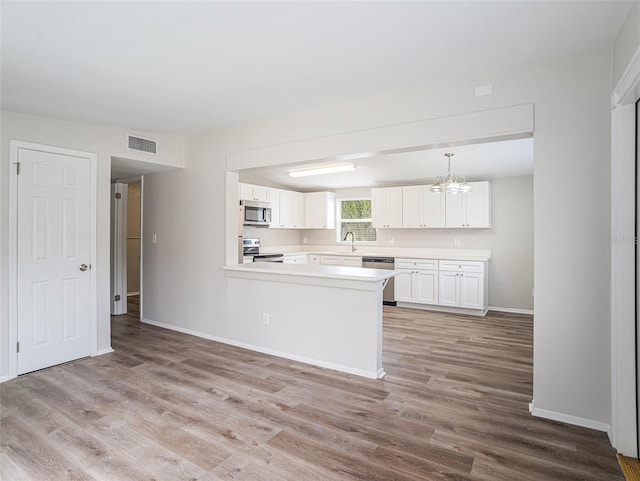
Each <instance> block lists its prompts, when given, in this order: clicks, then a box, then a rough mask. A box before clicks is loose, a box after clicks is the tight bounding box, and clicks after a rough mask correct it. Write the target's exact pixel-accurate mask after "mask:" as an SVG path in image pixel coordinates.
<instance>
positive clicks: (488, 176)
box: [240, 138, 533, 192]
mask: <svg viewBox="0 0 640 481" xmlns="http://www.w3.org/2000/svg"><path fill="white" fill-rule="evenodd" d="M446 152H452V153H453V154H454V156H453V157H452V158H451V171H452V172H453V173H454V174H456V175H458V176H464V177H465V178H466V179H467V180H492V179H497V178H499V177H516V176H521V175H533V139H532V138H526V139H517V140H505V141H501V142H489V143H482V144H472V145H460V146H456V147H445V148H437V149H429V150H421V151H416V152H406V153H401V154H387V155H381V156H375V157H369V158H365V159H359V160H356V161H354V163H355V164H356V165H357V169H356V170H355V171H354V172H341V173H334V174H324V175H315V176H311V177H300V178H292V177H290V176H289V171H292V170H298V169H300V168H301V166H300V165H296V166H294V167H282V166H278V167H268V168H262V169H252V170H250V171H245V172H242V173H241V174H240V180H241V181H245V182H250V183H251V182H253V183H264V184H265V185H278V186H282V187H286V188H291V189H294V190H298V191H301V192H311V191H317V190H325V189H327V190H336V189H347V188H356V187H374V186H391V185H412V184H430V183H432V182H433V180H434V179H435V177H436V176H437V175H438V174H442V175H444V174H446V173H447V158H446V157H445V156H444V154H445V153H446ZM335 163H336V162H335V161H333V162H327V164H329V165H330V164H335ZM312 165H313V166H314V167H315V166H320V165H322V164H312ZM305 167H306V166H305Z"/></svg>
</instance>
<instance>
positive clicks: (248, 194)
mask: <svg viewBox="0 0 640 481" xmlns="http://www.w3.org/2000/svg"><path fill="white" fill-rule="evenodd" d="M270 190H271V189H269V187H263V186H262V185H253V184H242V183H241V184H240V200H259V201H261V202H269V201H270V198H269V191H270Z"/></svg>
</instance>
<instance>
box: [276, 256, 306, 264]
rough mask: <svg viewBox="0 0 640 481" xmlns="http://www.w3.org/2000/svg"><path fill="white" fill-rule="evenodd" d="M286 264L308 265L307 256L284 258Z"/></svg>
mask: <svg viewBox="0 0 640 481" xmlns="http://www.w3.org/2000/svg"><path fill="white" fill-rule="evenodd" d="M282 262H283V263H284V264H306V263H307V256H306V255H296V256H284V259H283V260H282Z"/></svg>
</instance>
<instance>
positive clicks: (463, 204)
mask: <svg viewBox="0 0 640 481" xmlns="http://www.w3.org/2000/svg"><path fill="white" fill-rule="evenodd" d="M469 185H470V186H471V188H472V189H473V190H472V191H471V192H468V193H458V194H447V195H446V208H445V211H446V221H445V224H446V227H449V228H452V227H453V228H470V227H471V228H473V227H485V228H489V227H491V184H490V183H489V182H488V181H483V182H469Z"/></svg>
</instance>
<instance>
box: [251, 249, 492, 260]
mask: <svg viewBox="0 0 640 481" xmlns="http://www.w3.org/2000/svg"><path fill="white" fill-rule="evenodd" d="M260 252H261V253H264V254H276V253H277V254H284V255H303V254H317V255H331V256H356V257H395V258H410V259H435V260H462V261H481V262H485V261H488V260H489V259H491V250H490V249H458V248H456V249H445V248H429V247H424V248H422V247H377V246H359V247H358V250H357V251H356V252H351V247H350V246H349V247H347V246H334V247H333V248H331V246H273V247H271V246H270V247H264V248H262V249H261V250H260Z"/></svg>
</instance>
